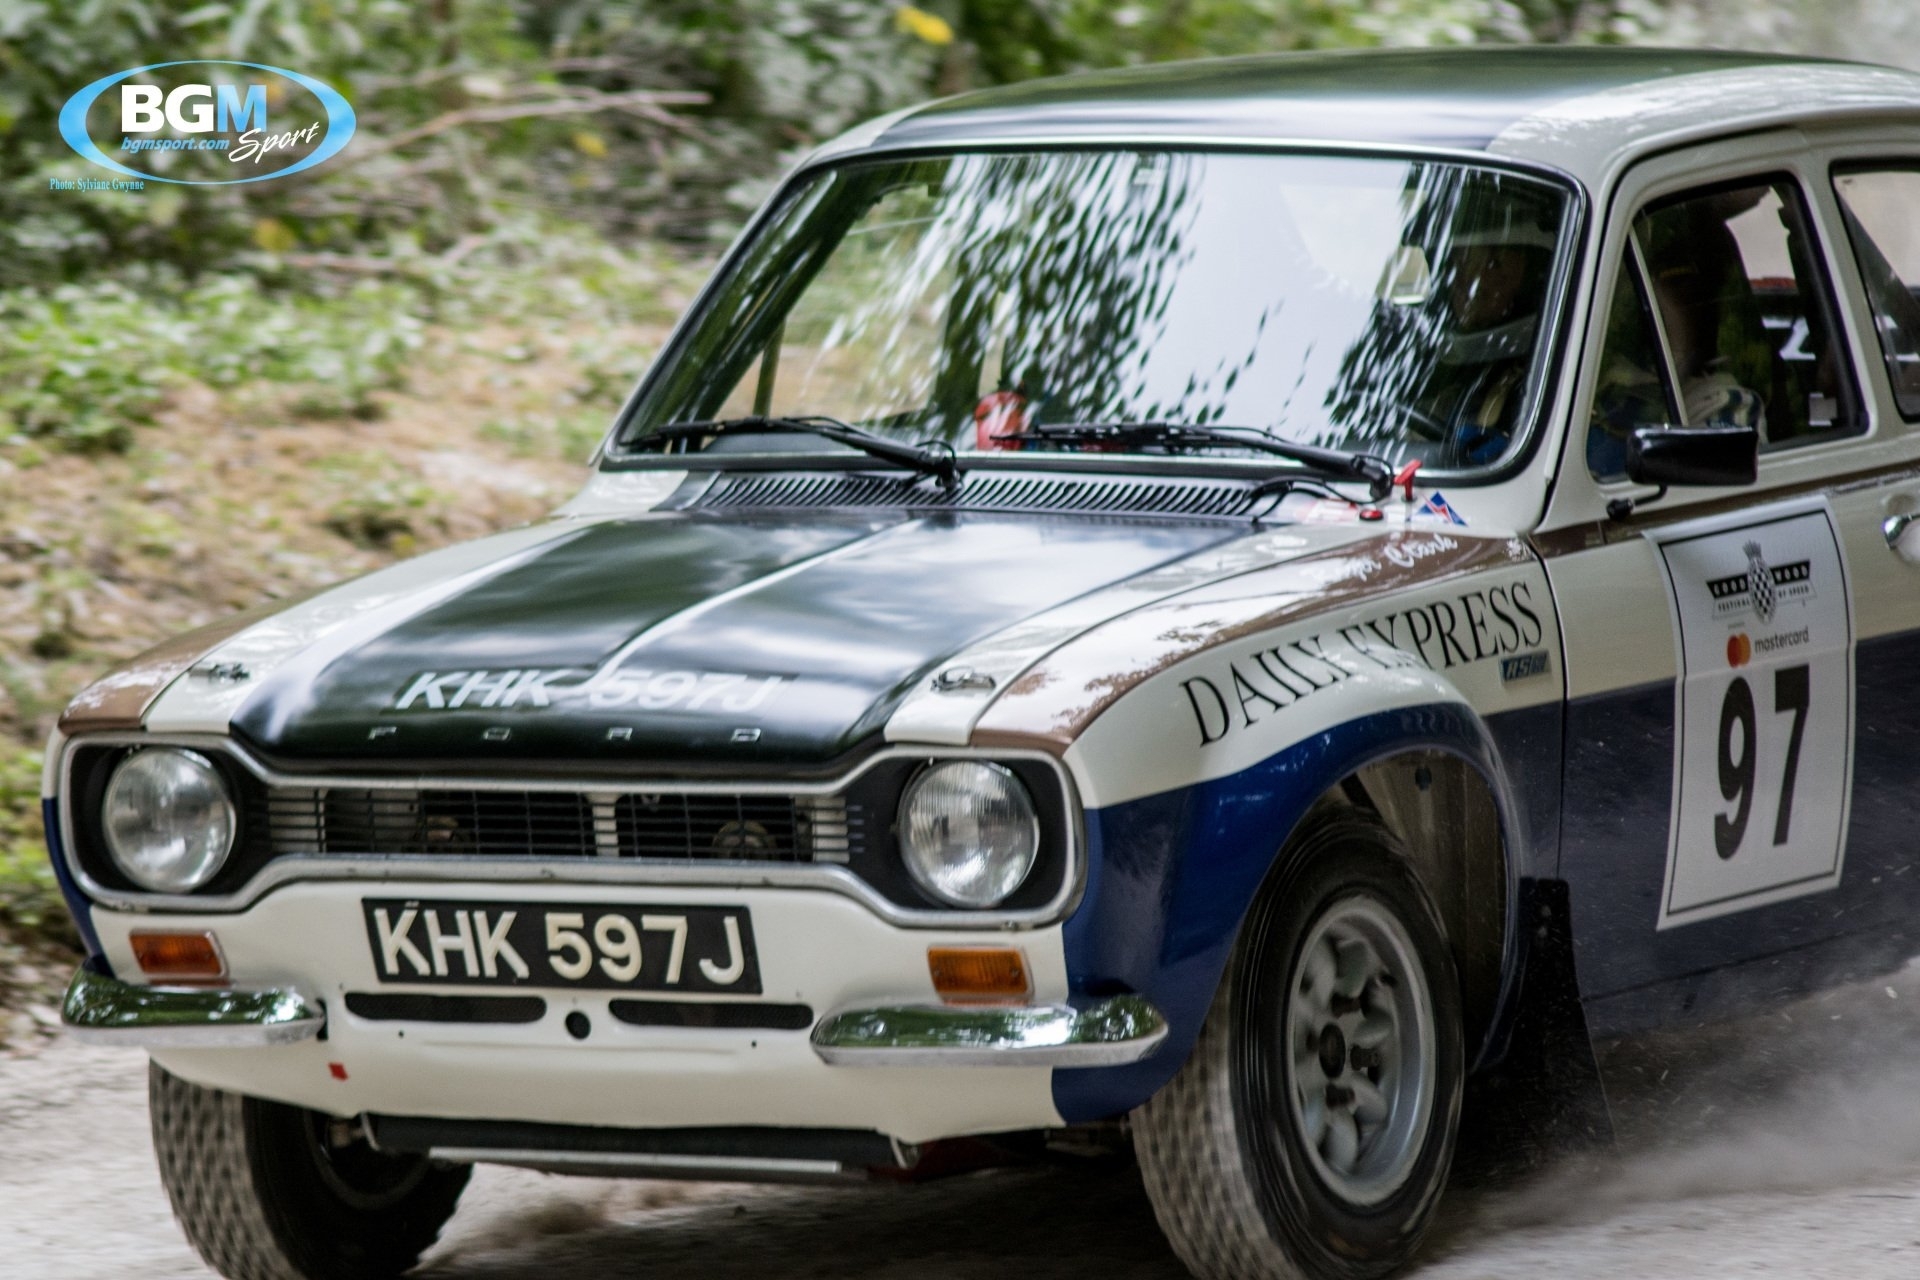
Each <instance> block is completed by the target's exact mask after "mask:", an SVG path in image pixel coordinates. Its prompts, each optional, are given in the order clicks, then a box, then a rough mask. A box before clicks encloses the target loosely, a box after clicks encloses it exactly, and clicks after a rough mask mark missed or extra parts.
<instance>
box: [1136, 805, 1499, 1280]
mask: <svg viewBox="0 0 1920 1280" xmlns="http://www.w3.org/2000/svg"><path fill="white" fill-rule="evenodd" d="M1463 1074H1464V1068H1463V1065H1462V1034H1461V1014H1460V989H1459V981H1458V978H1457V977H1456V971H1455V967H1454V963H1453V958H1452V954H1451V952H1450V951H1449V949H1448V947H1447V943H1446V936H1445V933H1444V931H1443V929H1442V928H1441V925H1440V921H1439V916H1438V914H1437V913H1436V912H1435V911H1434V909H1433V905H1432V903H1431V902H1430V901H1429V900H1428V897H1427V894H1426V892H1425V891H1424V890H1423V889H1422V888H1421V886H1420V882H1419V880H1418V878H1417V877H1416V876H1415V874H1414V872H1413V869H1412V867H1411V865H1410V864H1409V862H1408V860H1407V858H1406V856H1405V855H1404V853H1402V851H1401V850H1400V848H1399V846H1398V844H1397V843H1396V841H1395V840H1394V838H1393V836H1392V835H1391V834H1390V833H1389V832H1388V831H1387V830H1386V829H1385V828H1384V827H1383V826H1382V825H1381V824H1380V823H1379V822H1377V821H1375V820H1374V819H1372V818H1371V817H1369V816H1367V815H1365V814H1362V813H1359V812H1356V811H1341V812H1337V813H1334V814H1327V815H1322V816H1317V817H1314V818H1312V819H1310V820H1309V822H1308V824H1307V825H1306V827H1305V828H1304V829H1303V830H1302V831H1300V832H1299V833H1298V834H1297V835H1296V836H1295V838H1294V839H1293V840H1291V841H1290V842H1289V844H1288V847H1287V849H1286V850H1285V851H1284V852H1283V854H1282V856H1281V858H1280V859H1279V862H1278V864H1277V865H1276V867H1275V869H1274V871H1273V873H1272V874H1271V875H1270V876H1269V877H1268V880H1267V883H1266V885H1265V886H1263V888H1262V890H1261V893H1260V896H1259V898H1258V900H1257V901H1256V902H1255V904H1254V906H1253V909H1252V910H1251V911H1250V912H1249V914H1248V917H1247V921H1246V924H1245V926H1244V928H1243V929H1242V930H1241V935H1240V939H1239V941H1238V943H1237V944H1236V946H1235V949H1234V954H1233V957H1232V959H1231V960H1230V961H1229V963H1228V967H1227V972H1226V975H1225V977H1224V979H1223V980H1222V982H1221V984H1220V988H1219V991H1218V993H1217V995H1216V996H1215V998H1214V1002H1213V1007H1212V1008H1211V1010H1210V1011H1209V1012H1208V1014H1207V1020H1206V1023H1205V1025H1204V1027H1203V1028H1202V1030H1201V1033H1200V1038H1199V1041H1198V1043H1197V1044H1196V1045H1195V1046H1194V1049H1193V1053H1192V1056H1191V1057H1190V1058H1189V1059H1188V1060H1187V1062H1186V1064H1185V1065H1184V1066H1183V1067H1182V1068H1181V1069H1180V1073H1179V1074H1178V1075H1177V1076H1175V1077H1174V1079H1173V1080H1172V1081H1171V1082H1170V1083H1169V1084H1168V1085H1167V1086H1166V1087H1165V1088H1164V1089H1162V1090H1161V1091H1160V1092H1159V1093H1158V1094H1156V1095H1155V1096H1154V1097H1153V1099H1152V1100H1150V1101H1149V1102H1147V1103H1146V1104H1145V1105H1144V1106H1142V1107H1140V1108H1139V1109H1138V1110H1137V1111H1135V1112H1134V1113H1133V1133H1134V1146H1135V1149H1136V1150H1137V1151H1138V1153H1139V1158H1140V1169H1141V1174H1142V1177H1143V1179H1144V1180H1145V1182H1146V1187H1147V1192H1148V1195H1149V1196H1150V1197H1151V1199H1152V1201H1153V1207H1154V1213H1155V1216H1156V1217H1157V1218H1158V1219H1159V1221H1160V1226H1161V1229H1162V1230H1163V1231H1164V1232H1165V1233H1166V1236H1167V1238H1168V1240H1169V1241H1170V1242H1171V1243H1172V1245H1173V1248H1174V1251H1175V1252H1176V1253H1178V1254H1179V1255H1180V1258H1181V1261H1183V1262H1185V1263H1186V1265H1187V1267H1188V1269H1189V1270H1191V1271H1192V1272H1193V1274H1194V1275H1195V1276H1197V1277H1200V1280H1269V1278H1272V1280H1279V1278H1283V1277H1284V1278H1289V1280H1291V1278H1295V1277H1312V1278H1313V1280H1376V1278H1377V1277H1381V1276H1386V1275H1388V1274H1391V1273H1392V1272H1394V1271H1395V1270H1397V1269H1398V1268H1400V1267H1401V1266H1402V1265H1404V1264H1405V1263H1406V1261H1407V1260H1408V1258H1409V1257H1411V1256H1412V1254H1413V1251H1414V1250H1415V1248H1416V1247H1418V1245H1419V1243H1420V1238H1421V1235H1422V1234H1423V1232H1424V1231H1425V1230H1426V1227H1427V1224H1428V1222H1429V1221H1430V1220H1431V1218H1432V1215H1433V1211H1434V1209H1435V1207H1436V1205H1437V1204H1438V1202H1439V1199H1440V1193H1441V1191H1442V1190H1443V1189H1444V1187H1445V1185H1446V1180H1447V1172H1448V1169H1449V1167H1450V1166H1451V1164H1452V1161H1453V1150H1454V1141H1455V1137H1456V1133H1457V1130H1458V1126H1459V1118H1460V1090H1461V1079H1462V1076H1463Z"/></svg>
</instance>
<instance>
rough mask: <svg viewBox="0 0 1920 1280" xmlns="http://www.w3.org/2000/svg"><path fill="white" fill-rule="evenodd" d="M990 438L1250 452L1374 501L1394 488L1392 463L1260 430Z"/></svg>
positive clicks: (1049, 427) (1129, 429)
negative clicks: (1342, 483)
mask: <svg viewBox="0 0 1920 1280" xmlns="http://www.w3.org/2000/svg"><path fill="white" fill-rule="evenodd" d="M994 439H996V440H1012V441H1017V442H1019V443H1021V444H1037V445H1076V444H1097V445H1110V446H1115V447H1118V448H1123V449H1126V448H1138V447H1141V446H1147V447H1157V448H1163V449H1170V450H1181V449H1251V450H1252V451H1254V452H1255V453H1266V454H1272V455H1273V456H1274V457H1276V458H1285V459H1286V460H1287V461H1289V462H1297V463H1299V464H1300V465H1301V466H1304V467H1311V468H1312V469H1313V470H1315V471H1318V472H1319V473H1321V474H1322V475H1325V476H1331V477H1333V478H1335V479H1339V480H1358V481H1360V482H1361V483H1363V484H1365V485H1366V486H1367V493H1368V495H1369V496H1370V497H1372V499H1373V500H1374V501H1375V502H1378V501H1379V500H1380V499H1382V498H1384V497H1386V496H1387V494H1389V493H1390V492H1392V490H1393V464H1392V463H1390V462H1388V461H1387V460H1386V459H1385V458H1382V457H1380V456H1379V455H1378V454H1372V453H1359V452H1355V453H1348V452H1345V451H1343V450H1340V449H1323V448H1321V447H1319V446H1318V445H1311V444H1297V443H1295V442H1294V441H1292V440H1285V439H1282V438H1281V437H1279V436H1276V435H1272V434H1270V433H1268V432H1265V431H1262V430H1260V429H1259V428H1258V427H1196V426H1192V425H1189V424H1187V423H1180V422H1062V423H1038V424H1036V425H1034V426H1031V427H1028V428H1027V429H1026V430H1024V431H1015V432H1010V433H1008V434H1006V435H1002V436H995V437H994Z"/></svg>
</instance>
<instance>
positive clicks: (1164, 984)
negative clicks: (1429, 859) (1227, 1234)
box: [1053, 704, 1558, 1121]
mask: <svg viewBox="0 0 1920 1280" xmlns="http://www.w3.org/2000/svg"><path fill="white" fill-rule="evenodd" d="M1554 709H1555V710H1557V707H1556V708H1554ZM1429 748H1432V749H1439V750H1443V751H1450V752H1453V753H1455V754H1457V755H1460V756H1463V757H1464V758H1465V759H1466V760H1467V762H1468V763H1469V764H1471V765H1473V766H1474V767H1475V768H1476V769H1478V770H1479V771H1480V773H1481V774H1482V776H1484V777H1485V778H1487V779H1488V780H1489V782H1491V783H1492V784H1493V786H1494V791H1495V795H1496V796H1497V797H1499V798H1500V802H1501V804H1502V808H1503V810H1505V812H1504V813H1503V815H1502V820H1503V825H1506V826H1507V827H1508V829H1509V830H1510V831H1511V830H1512V826H1513V817H1512V815H1513V812H1514V806H1513V805H1512V804H1511V803H1509V801H1508V798H1507V796H1506V795H1505V791H1504V787H1503V786H1502V784H1501V779H1502V777H1503V775H1502V772H1501V770H1500V768H1499V765H1498V762H1497V760H1496V758H1495V753H1494V750H1493V747H1492V745H1491V741H1490V736H1489V732H1488V729H1487V726H1486V725H1485V724H1484V723H1483V722H1482V721H1481V720H1480V718H1479V717H1478V716H1476V715H1475V714H1474V713H1473V712H1472V711H1471V710H1469V709H1468V708H1466V707H1464V706H1460V705H1456V704H1431V705H1426V706H1419V707H1409V708H1406V709H1403V710H1398V711H1389V712H1383V713H1381V714H1378V715H1372V716H1367V717H1364V718H1362V719H1358V720H1352V721H1349V722H1347V723H1346V724H1343V725H1340V726H1338V727H1336V728H1333V729H1329V730H1327V731H1326V732H1324V733H1319V734H1315V735H1314V736H1313V737H1311V738H1308V739H1306V740H1305V741H1303V742H1300V743H1296V744H1295V745H1294V746H1292V747H1289V748H1288V749H1287V750H1285V751H1282V752H1280V753H1279V754H1277V755H1274V756H1271V757H1269V758H1268V759H1266V760H1263V761H1261V762H1260V763H1259V764H1257V765H1254V766H1253V767H1252V768H1249V769H1246V770H1243V771H1242V772H1240V773H1236V774H1233V775H1231V776H1229V777H1225V778H1219V779H1215V780H1213V781H1209V782H1203V783H1200V784H1199V785H1197V786H1192V787H1186V788H1182V789H1179V790H1175V791H1168V792H1163V793H1161V794H1159V795H1154V796H1148V797H1146V798H1144V799H1141V800H1133V801H1129V802H1127V803H1125V804H1119V805H1113V806H1110V807H1108V808H1105V809H1095V810H1091V811H1089V812H1088V814H1087V862H1088V868H1087V888H1086V895H1085V897H1084V898H1083V899H1082V900H1081V904H1080V907H1079V909H1078V910H1077V911H1076V912H1075V913H1074V914H1073V916H1072V918H1070V919H1069V920H1068V921H1067V924H1066V928H1065V945H1066V958H1067V974H1068V978H1069V980H1070V983H1071V987H1072V994H1073V999H1074V1000H1075V1002H1076V1003H1084V1002H1088V1001H1093V1000H1098V999H1100V998H1102V997H1104V996H1109V995H1113V994H1116V993H1119V992H1127V991H1132V992H1138V993H1140V994H1141V995H1144V996H1146V997H1147V998H1148V999H1149V1000H1151V1001H1152V1002H1153V1004H1154V1005H1155V1007H1157V1008H1158V1009H1159V1010H1160V1011H1161V1012H1162V1013H1163V1014H1165V1015H1166V1018H1167V1022H1168V1026H1169V1033H1168V1037H1167V1040H1166V1043H1165V1044H1163V1045H1162V1046H1161V1048H1160V1050H1159V1052H1157V1053H1155V1054H1154V1055H1153V1056H1152V1057H1150V1058H1148V1059H1147V1060H1146V1061H1144V1062H1138V1063H1134V1064H1131V1065H1129V1066H1123V1067H1089V1068H1078V1069H1071V1070H1058V1071H1055V1072H1054V1075H1053V1098H1054V1105H1055V1106H1056V1107H1057V1108H1058V1109H1059V1111H1060V1114H1061V1116H1063V1117H1064V1118H1065V1119H1067V1120H1068V1121H1080V1120H1094V1119H1099V1118H1101V1117H1105V1116H1112V1115H1118V1114H1121V1113H1123V1112H1126V1111H1129V1110H1131V1109H1132V1108H1134V1107H1136V1106H1138V1105H1139V1104H1140V1103H1142V1102H1144V1101H1146V1100H1147V1099H1148V1098H1149V1097H1151V1096H1152V1095H1153V1094H1154V1093H1155V1092H1157V1091H1158V1090H1159V1089H1160V1087H1161V1086H1162V1085H1164V1084H1166V1083H1167V1081H1169V1080H1170V1079H1172V1078H1173V1076H1174V1073H1175V1072H1177V1071H1178V1070H1179V1069H1180V1066H1181V1064H1182V1063H1183V1062H1185V1061H1186V1058H1187V1055H1188V1053H1189V1051H1191V1049H1192V1048H1193V1044H1194V1041H1195V1040H1196V1039H1197V1038H1198V1037H1199V1034H1200V1027H1201V1024H1202V1023H1203V1022H1204V1021H1205V1020H1206V1014H1207V1007H1208V1005H1209V1004H1211V1003H1212V1000H1213V994H1214V991H1215V989H1216V988H1217V987H1218V986H1219V983H1220V977H1221V974H1222V973H1223V972H1225V969H1226V964H1227V958H1228V956H1229V955H1230V954H1231V952H1232V950H1233V942H1234V937H1235V935H1236V934H1237V933H1238V931H1239V928H1240V922H1241V920H1242V918H1243V917H1244V916H1245V915H1246V912H1247V908H1248V907H1249V906H1250V905H1251V903H1252V902H1253V898H1254V894H1255V893H1256V892H1257V891H1258V890H1259V887H1260V883H1261V881H1262V880H1263V879H1264V878H1265V877H1266V874H1267V871H1268V869H1269V868H1270V867H1271V866H1272V864H1273V860H1274V857H1275V855H1276V854H1277V853H1278V852H1279V849H1280V846H1281V844H1282V843H1283V842H1284V841H1285V840H1286V837H1287V835H1288V833H1289V832H1290V831H1291V830H1292V828H1293V826H1294V825H1295V824H1296V823H1297V822H1298V821H1299V819H1300V818H1301V816H1303V815H1304V814H1305V813H1306V811H1307V808H1308V807H1309V806H1310V805H1311V804H1312V803H1313V802H1314V801H1315V800H1316V799H1318V798H1319V797H1320V796H1321V795H1323V794H1324V793H1325V792H1326V791H1327V790H1328V789H1329V788H1330V787H1333V786H1334V785H1336V784H1337V783H1338V782H1339V781H1340V780H1341V779H1342V778H1345V777H1346V776H1347V775H1349V774H1351V773H1352V772H1353V771H1354V770H1356V769H1359V768H1361V767H1363V766H1365V765H1367V764H1369V763H1371V762H1373V761H1375V760H1379V759H1382V758H1384V757H1386V756H1390V755H1398V754H1401V753H1403V752H1407V751H1418V750H1422V749H1429ZM1554 764H1555V765H1557V759H1556V760H1555V761H1554ZM1550 772H1551V774H1552V776H1554V777H1555V778H1556V779H1557V774H1558V770H1557V768H1552V769H1551V770H1550ZM1508 900H1509V902H1511V901H1513V900H1514V898H1513V895H1512V894H1511V893H1510V894H1509V898H1508Z"/></svg>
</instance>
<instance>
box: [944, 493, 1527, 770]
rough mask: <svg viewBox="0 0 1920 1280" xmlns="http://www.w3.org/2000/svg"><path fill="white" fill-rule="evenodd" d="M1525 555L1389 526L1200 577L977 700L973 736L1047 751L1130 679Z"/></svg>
mask: <svg viewBox="0 0 1920 1280" xmlns="http://www.w3.org/2000/svg"><path fill="white" fill-rule="evenodd" d="M1532 559H1533V556H1532V554H1531V553H1530V552H1529V551H1528V550H1527V548H1526V546H1525V544H1524V543H1522V542H1520V541H1519V540H1518V539H1516V538H1476V537H1471V536H1469V535H1466V534H1463V533H1457V532H1446V533H1430V532H1424V531H1423V532H1417V533H1416V532H1412V531H1408V530H1394V531H1393V532H1390V533H1386V534H1383V535H1381V536H1380V537H1377V538H1369V539H1367V540H1366V541H1364V542H1357V543H1350V544H1348V545H1346V546H1343V547H1338V548H1335V549H1334V550H1331V551H1322V552H1317V553H1315V554H1312V555H1306V556H1302V557H1300V558H1299V559H1297V560H1288V561H1285V562H1283V563H1281V564H1277V565H1270V566H1268V567H1266V568H1262V569H1256V570H1253V571H1252V572H1249V573H1244V574H1240V575H1238V576H1237V577H1233V578H1228V579H1225V580H1223V581H1220V582H1214V583H1209V584H1207V585H1206V586H1203V587H1199V588H1196V589H1195V590H1193V591H1191V592H1187V593H1185V594H1184V595H1182V596H1175V597H1174V598H1172V599H1171V600H1163V601H1160V602H1158V603H1156V604H1152V605H1148V606H1147V607H1145V608H1142V609H1137V610H1135V611H1134V612H1132V613H1128V614H1123V615H1121V616H1120V617H1118V618H1115V619H1114V620H1112V621H1111V622H1107V623H1104V624H1102V625H1101V626H1099V627H1096V628H1094V629H1093V630H1092V631H1090V632H1088V633H1087V634H1086V635H1083V636H1080V637H1079V638H1077V639H1075V640H1073V641H1072V642H1071V643H1069V644H1068V645H1067V646H1066V647H1064V648H1063V649H1061V650H1059V651H1058V652H1056V653H1054V654H1051V655H1049V656H1048V657H1046V658H1044V659H1042V660H1041V661H1040V662H1039V664H1037V665H1036V666H1035V667H1034V668H1033V669H1032V670H1030V671H1028V672H1027V673H1026V674H1025V675H1023V676H1021V677H1020V678H1019V679H1018V680H1015V681H1014V682H1013V683H1012V684H1010V685H1008V686H1007V691H1006V693H1004V694H1003V695H1001V697H1000V698H999V699H998V700H997V701H995V702H994V704H993V705H992V706H991V707H989V708H988V709H987V712H986V714H985V715H983V716H982V717H981V718H980V722H979V724H978V725H977V726H975V728H974V732H973V739H972V742H973V745H974V746H977V747H990V748H995V749H1006V748H1020V749H1025V750H1034V749H1037V750H1041V751H1051V752H1054V753H1056V754H1058V753H1059V752H1062V751H1065V750H1066V749H1067V747H1068V746H1069V745H1071V744H1072V742H1073V741H1074V739H1075V738H1077V737H1079V736H1080V734H1081V733H1082V732H1083V731H1084V730H1085V729H1086V727H1087V726H1088V725H1090V724H1092V723H1093V721H1094V720H1095V719H1096V718H1097V717H1098V716H1099V715H1100V713H1101V712H1103V711H1105V710H1106V709H1107V708H1108V707H1110V706H1112V705H1113V704H1114V703H1115V702H1116V701H1118V700H1119V698H1120V697H1121V696H1122V695H1123V694H1125V693H1127V692H1128V691H1129V690H1131V689H1132V688H1133V687H1134V686H1135V685H1137V684H1139V683H1140V682H1141V681H1143V680H1146V679H1147V678H1149V677H1151V676H1154V675H1157V674H1159V673H1160V672H1162V671H1165V670H1166V669H1167V668H1168V667H1171V666H1173V665H1174V664H1175V663H1178V662H1183V661H1185V660H1186V659H1188V658H1190V657H1192V656H1193V655H1194V654H1196V653H1201V652H1204V651H1205V650H1207V649H1211V648H1214V647H1216V646H1218V645H1223V644H1229V643H1231V642H1233V641H1235V640H1238V639H1241V638H1242V637H1244V636H1250V635H1257V634H1258V633H1260V632H1262V631H1270V630H1272V629H1273V628H1275V627H1279V626H1284V625H1286V624H1288V623H1293V622H1299V621H1301V620H1302V619H1305V618H1310V617H1313V616H1315V615H1317V614H1322V613H1331V612H1333V611H1334V610H1336V609H1340V608H1343V607H1346V606H1348V605H1352V604H1355V603H1357V602H1359V601H1361V600H1364V599H1369V598H1376V597H1380V596H1385V595H1388V594H1390V593H1392V592H1395V591H1401V590H1405V589H1407V588H1409V587H1416V586H1425V585H1427V584H1429V583H1432V582H1437V581H1440V580H1442V579H1445V578H1452V577H1457V576H1459V575H1461V574H1467V573H1473V572H1476V571H1478V570H1481V569H1488V568H1493V567H1496V566H1499V565H1511V564H1517V563H1523V562H1528V561H1531V560H1532ZM1228 593H1231V594H1228ZM1195 597H1199V598H1198V599H1196V598H1195Z"/></svg>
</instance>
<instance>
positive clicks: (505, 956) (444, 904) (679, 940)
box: [360, 898, 760, 995]
mask: <svg viewBox="0 0 1920 1280" xmlns="http://www.w3.org/2000/svg"><path fill="white" fill-rule="evenodd" d="M360 905H361V908H362V910H363V911H364V913H365V915H366V921H367V942H368V943H369V945H371V947H372V948H373V967H374V972H375V973H377V974H378V975H379V977H380V980H381V981H382V982H410V983H433V984H436V985H437V984H441V983H455V984H461V985H475V986H505V987H611V988H617V989H619V990H622V991H688V992H719V993H723V994H726V995H759V994H760V963H759V959H758V957H757V956H756V955H755V954H754V949H753V921H752V919H751V918H750V917H749V916H748V914H747V909H746V908H745V907H661V906H647V907H608V906H603V905H599V904H593V903H543V904H542V905H540V906H537V907H535V906H528V905H525V904H522V903H506V902H473V901H466V900H447V901H425V900H422V899H418V898H404V899H403V898H366V899H363V900H362V901H361V904H360Z"/></svg>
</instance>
